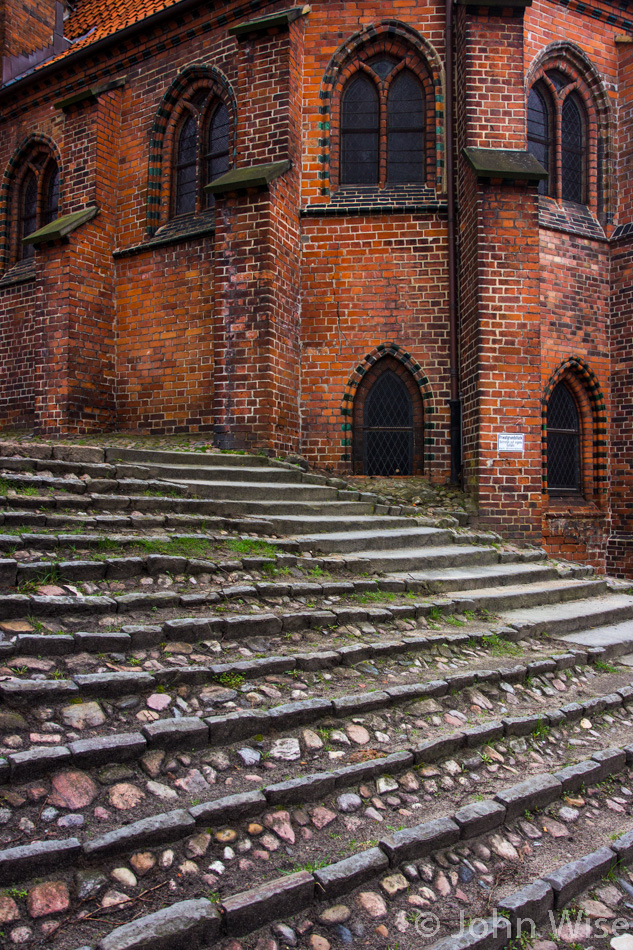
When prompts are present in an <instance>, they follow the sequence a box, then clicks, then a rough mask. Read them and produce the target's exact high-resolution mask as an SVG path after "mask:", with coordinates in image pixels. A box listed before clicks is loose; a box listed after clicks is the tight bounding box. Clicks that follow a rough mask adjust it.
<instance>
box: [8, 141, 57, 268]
mask: <svg viewBox="0 0 633 950" xmlns="http://www.w3.org/2000/svg"><path fill="white" fill-rule="evenodd" d="M14 207H15V208H16V218H17V239H16V244H15V255H14V257H15V259H17V260H21V259H25V258H30V257H33V255H34V253H35V249H34V247H33V245H32V244H24V243H23V238H25V237H28V235H29V234H33V232H34V231H38V230H39V229H40V228H42V227H44V225H46V224H50V222H51V221H54V220H55V218H57V217H58V215H59V169H58V167H57V162H56V161H55V159H54V158H52V156H51V155H50V153H49V152H47V151H44V150H43V149H41V148H36V149H35V150H34V151H32V152H31V153H30V154H29V156H28V158H27V159H26V169H25V170H24V171H23V173H22V176H21V179H19V186H18V194H17V198H16V204H15V205H14Z"/></svg>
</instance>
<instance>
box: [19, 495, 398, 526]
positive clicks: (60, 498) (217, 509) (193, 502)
mask: <svg viewBox="0 0 633 950" xmlns="http://www.w3.org/2000/svg"><path fill="white" fill-rule="evenodd" d="M0 504H5V505H6V507H7V508H8V509H16V508H17V509H22V511H20V512H16V513H15V514H14V515H13V518H14V523H15V524H19V523H20V522H19V521H18V520H16V517H17V516H19V515H22V514H23V512H24V510H25V509H26V510H27V511H31V512H33V515H32V517H39V518H41V517H44V516H43V515H38V514H37V512H38V511H39V510H40V509H44V510H51V509H54V510H60V509H62V510H64V511H68V510H69V509H72V510H74V511H88V510H90V511H93V510H94V511H97V512H99V511H116V512H121V511H130V512H144V513H148V514H153V513H155V512H164V513H165V514H166V515H175V514H184V515H187V514H197V515H211V516H212V517H221V518H227V519H230V520H231V521H236V520H238V519H240V518H249V519H252V520H253V521H264V522H267V523H269V518H272V519H273V520H274V515H275V512H276V513H277V514H284V515H289V516H291V517H304V516H308V517H309V516H311V515H319V516H321V517H326V516H327V517H331V518H332V521H331V525H336V524H337V523H338V518H339V517H340V516H341V515H346V516H354V517H356V516H358V515H361V516H365V517H367V516H369V515H373V514H388V515H390V516H394V515H395V516H399V515H401V513H402V514H404V515H409V514H415V513H416V511H415V509H412V510H409V509H408V508H406V506H399V505H396V506H392V507H386V506H383V508H384V510H382V511H380V510H379V509H380V508H381V506H379V505H373V504H369V503H368V502H362V501H357V500H345V501H321V502H318V501H313V502H308V501H292V500H289V501H274V500H271V501H268V502H265V501H222V500H220V501H210V500H208V499H205V498H183V497H181V496H179V497H172V496H169V495H160V494H157V495H134V494H130V495H114V494H110V495H108V494H105V495H104V494H100V493H99V492H95V493H92V494H87V495H75V494H71V493H68V494H59V495H7V496H6V497H4V498H2V497H1V496H0ZM9 515H11V512H10V511H6V512H5V517H7V518H8V517H9ZM407 521H408V519H407ZM22 523H24V524H43V523H44V522H42V521H41V520H40V521H26V520H24V521H23V522H22ZM330 527H331V526H330Z"/></svg>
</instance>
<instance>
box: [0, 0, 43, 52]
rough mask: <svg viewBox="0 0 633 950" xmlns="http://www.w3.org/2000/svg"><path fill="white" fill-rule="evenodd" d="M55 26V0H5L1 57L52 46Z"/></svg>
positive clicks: (0, 18) (0, 26) (0, 23)
mask: <svg viewBox="0 0 633 950" xmlns="http://www.w3.org/2000/svg"><path fill="white" fill-rule="evenodd" d="M54 26H55V0H3V2H2V7H1V8H0V57H1V56H15V55H17V54H27V53H32V52H33V51H34V50H37V49H43V48H44V47H45V46H48V45H49V44H50V42H51V39H52V36H53V27H54Z"/></svg>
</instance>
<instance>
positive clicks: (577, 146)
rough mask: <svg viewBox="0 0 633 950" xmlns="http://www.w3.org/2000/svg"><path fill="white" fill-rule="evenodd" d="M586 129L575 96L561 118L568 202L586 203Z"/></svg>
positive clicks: (564, 194) (570, 99)
mask: <svg viewBox="0 0 633 950" xmlns="http://www.w3.org/2000/svg"><path fill="white" fill-rule="evenodd" d="M584 140H585V129H584V122H583V119H582V114H581V111H580V108H579V106H578V103H577V101H576V97H575V96H573V95H572V96H568V98H567V99H565V101H564V103H563V112H562V117H561V174H562V194H563V198H564V199H565V200H566V201H576V202H578V203H579V204H582V202H583V201H584V190H585V189H584V177H585V176H584V164H585V142H584Z"/></svg>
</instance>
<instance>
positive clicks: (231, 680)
mask: <svg viewBox="0 0 633 950" xmlns="http://www.w3.org/2000/svg"><path fill="white" fill-rule="evenodd" d="M216 680H217V682H218V683H220V684H221V685H222V686H226V688H227V689H239V688H240V686H242V685H243V684H244V677H243V676H242V674H241V673H232V672H230V671H229V670H227V671H226V672H225V673H220V675H219V676H217V677H216Z"/></svg>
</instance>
